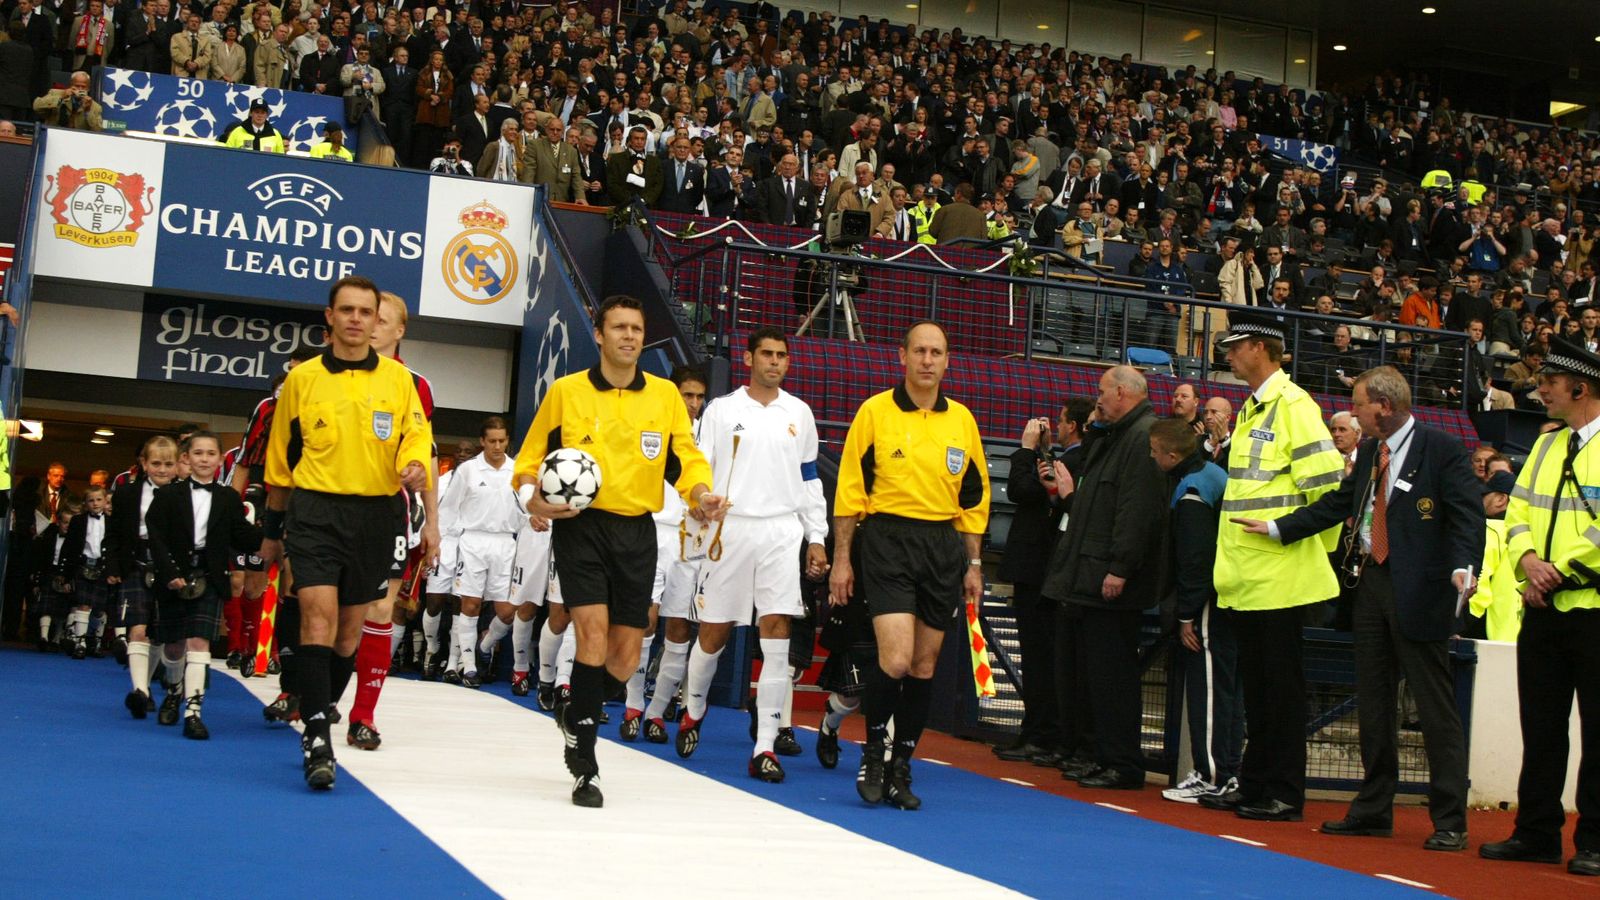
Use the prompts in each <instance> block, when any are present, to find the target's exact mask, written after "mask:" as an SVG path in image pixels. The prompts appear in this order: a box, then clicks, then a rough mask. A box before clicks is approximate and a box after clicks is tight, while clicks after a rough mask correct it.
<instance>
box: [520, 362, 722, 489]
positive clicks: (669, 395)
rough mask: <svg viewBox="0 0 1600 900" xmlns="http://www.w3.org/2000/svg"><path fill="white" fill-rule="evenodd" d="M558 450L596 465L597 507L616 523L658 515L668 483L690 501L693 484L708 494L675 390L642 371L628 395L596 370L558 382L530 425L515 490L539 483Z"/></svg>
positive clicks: (702, 462)
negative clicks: (580, 453) (580, 454)
mask: <svg viewBox="0 0 1600 900" xmlns="http://www.w3.org/2000/svg"><path fill="white" fill-rule="evenodd" d="M561 447H576V448H577V449H579V450H584V451H587V452H588V454H589V455H590V456H593V457H594V458H595V462H597V463H599V464H600V493H599V494H597V495H596V496H595V498H594V503H593V504H592V505H593V506H594V508H595V509H603V510H606V511H607V512H613V513H616V514H617V515H619V516H637V515H643V514H644V513H653V512H659V511H660V510H661V501H662V495H661V482H662V481H663V480H665V481H669V482H671V483H672V484H673V485H674V486H676V487H677V489H678V493H680V494H682V495H683V496H684V499H686V500H687V499H688V495H689V491H691V490H693V489H694V486H695V485H697V484H703V485H705V486H706V487H708V488H709V487H711V466H710V465H709V464H707V462H706V458H705V456H703V455H701V453H700V449H699V448H698V447H696V446H695V444H694V432H693V430H692V425H691V423H690V422H689V410H688V408H687V407H685V406H684V405H683V398H682V397H681V396H679V395H678V389H677V387H675V386H674V385H673V384H672V382H670V381H667V380H666V379H664V378H657V377H655V376H654V375H647V374H645V373H644V372H643V371H637V372H636V373H635V375H634V379H633V383H632V384H629V385H628V386H627V387H625V388H615V387H612V386H611V385H610V384H609V383H608V382H607V381H606V379H605V376H604V375H602V374H600V366H599V365H598V364H596V365H595V367H594V368H592V369H589V370H588V371H587V372H575V373H573V374H571V375H568V376H566V377H564V378H560V379H557V380H556V383H555V384H553V385H551V386H550V392H549V393H548V394H546V395H545V398H544V402H543V403H540V404H539V411H538V412H537V413H535V414H534V416H533V424H532V425H529V426H528V436H527V437H526V438H525V439H523V441H522V449H521V450H519V451H518V452H517V467H516V473H515V475H514V476H513V478H512V483H513V484H518V483H520V482H521V479H522V478H523V477H524V476H526V477H528V478H530V479H534V478H538V476H539V464H540V463H542V462H543V461H544V457H545V454H547V453H549V452H550V451H551V450H556V449H559V448H561Z"/></svg>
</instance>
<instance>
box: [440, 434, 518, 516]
mask: <svg viewBox="0 0 1600 900" xmlns="http://www.w3.org/2000/svg"><path fill="white" fill-rule="evenodd" d="M515 468H516V467H515V465H513V463H512V460H511V457H510V456H507V457H506V458H505V459H503V460H501V462H500V468H498V469H497V468H495V467H494V466H491V465H489V461H488V460H487V459H485V458H484V456H483V454H482V453H480V454H478V455H477V456H474V457H473V458H471V459H469V460H467V461H466V462H464V463H462V464H461V465H459V466H457V467H456V468H455V477H454V478H452V479H450V488H449V492H448V493H447V494H445V496H444V498H443V499H442V500H440V501H439V513H440V518H441V519H443V520H444V521H445V522H448V523H450V532H451V533H452V534H458V535H459V534H462V533H464V532H468V531H482V532H487V533H489V534H516V533H517V529H518V528H520V527H522V522H523V521H524V520H526V519H527V514H526V513H523V512H522V511H521V510H520V509H518V506H517V494H516V492H515V491H514V490H512V489H511V474H512V470H513V469H515Z"/></svg>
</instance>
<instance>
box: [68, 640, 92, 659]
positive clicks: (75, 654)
mask: <svg viewBox="0 0 1600 900" xmlns="http://www.w3.org/2000/svg"><path fill="white" fill-rule="evenodd" d="M88 655H89V648H88V646H87V645H85V644H84V642H83V640H82V639H81V638H80V639H79V640H76V641H73V642H72V658H73V659H83V658H84V657H86V656H88Z"/></svg>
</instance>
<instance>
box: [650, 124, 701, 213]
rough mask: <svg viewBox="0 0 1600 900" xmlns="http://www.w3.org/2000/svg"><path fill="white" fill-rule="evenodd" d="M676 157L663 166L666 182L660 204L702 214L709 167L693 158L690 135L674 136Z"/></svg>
mask: <svg viewBox="0 0 1600 900" xmlns="http://www.w3.org/2000/svg"><path fill="white" fill-rule="evenodd" d="M671 152H672V158H671V159H669V160H668V161H667V162H666V164H665V165H664V166H663V168H664V170H665V171H664V172H663V176H664V178H665V181H664V183H663V184H662V186H661V196H660V198H659V199H658V200H657V201H656V204H657V205H656V208H657V209H662V210H666V211H667V212H675V213H690V214H698V213H699V212H700V204H701V203H702V202H703V201H704V200H705V194H706V176H705V169H703V168H702V167H701V166H700V164H699V163H697V162H695V161H694V160H692V159H690V158H689V137H688V135H683V134H680V135H677V136H676V137H674V138H673V139H672V145H671Z"/></svg>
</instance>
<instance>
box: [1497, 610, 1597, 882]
mask: <svg viewBox="0 0 1600 900" xmlns="http://www.w3.org/2000/svg"><path fill="white" fill-rule="evenodd" d="M1574 693H1576V694H1577V695H1578V717H1579V719H1581V720H1582V729H1583V730H1582V732H1581V735H1580V736H1581V739H1582V740H1583V754H1582V757H1581V761H1580V762H1579V763H1578V794H1577V800H1578V827H1577V831H1576V832H1574V833H1573V836H1572V843H1573V844H1574V845H1575V846H1576V847H1577V849H1579V850H1589V851H1600V609H1574V610H1569V611H1568V612H1558V611H1557V610H1556V609H1555V607H1553V606H1551V607H1547V608H1545V609H1533V608H1531V607H1530V608H1527V609H1524V610H1523V614H1522V631H1521V632H1520V633H1519V634H1518V635H1517V700H1518V702H1519V703H1520V705H1521V711H1522V775H1521V777H1519V778H1518V779H1517V828H1516V832H1515V837H1517V838H1520V839H1522V840H1524V841H1526V842H1528V843H1529V844H1532V845H1533V846H1536V847H1539V848H1547V849H1557V848H1559V847H1560V846H1561V827H1562V825H1563V824H1565V822H1566V813H1565V811H1564V810H1563V808H1562V806H1561V789H1562V787H1563V786H1564V785H1565V784H1566V780H1567V754H1568V752H1569V749H1570V748H1569V746H1568V740H1567V730H1568V717H1569V716H1571V714H1572V695H1573V694H1574Z"/></svg>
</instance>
